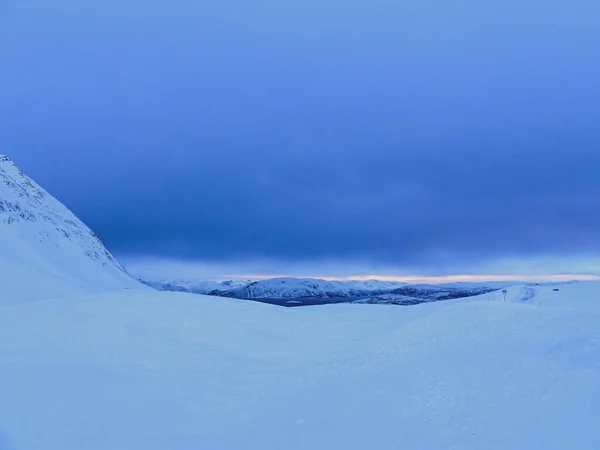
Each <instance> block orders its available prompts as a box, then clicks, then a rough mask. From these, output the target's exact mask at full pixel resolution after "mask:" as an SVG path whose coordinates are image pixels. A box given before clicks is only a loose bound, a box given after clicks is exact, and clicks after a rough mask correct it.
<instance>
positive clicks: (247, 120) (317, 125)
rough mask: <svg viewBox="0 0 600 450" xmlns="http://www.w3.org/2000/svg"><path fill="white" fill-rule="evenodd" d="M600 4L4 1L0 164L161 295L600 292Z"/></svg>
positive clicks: (574, 0) (0, 12)
mask: <svg viewBox="0 0 600 450" xmlns="http://www.w3.org/2000/svg"><path fill="white" fill-rule="evenodd" d="M598 80H600V3H599V2H598V1H597V0H569V1H566V0H562V1H558V0H545V1H541V0H531V1H527V2H523V1H522V0H518V1H517V0H502V1H498V0H490V1H486V2H481V1H475V0H452V1H448V0H444V1H442V0H404V1H402V2H399V1H396V0H393V1H392V0H360V1H359V0H344V1H341V0H328V1H327V2H323V1H315V0H302V1H300V0H287V1H285V2H282V1H276V0H255V1H253V2H248V1H245V0H244V1H242V0H222V1H219V2H206V1H191V0H185V1H184V0H173V1H170V2H162V1H161V2H158V1H147V0H146V1H143V2H142V1H140V0H104V1H102V2H81V1H79V0H54V1H53V2H47V1H43V0H0V153H5V154H7V155H8V156H10V157H11V158H12V159H13V160H15V161H16V162H17V163H18V164H19V165H20V167H21V168H22V169H23V170H25V171H26V172H27V173H28V174H29V175H30V176H32V177H33V178H34V179H36V180H37V181H38V182H39V183H40V184H42V185H43V186H44V187H45V188H46V189H47V190H49V191H50V192H51V193H52V194H53V195H55V196H56V197H57V198H59V199H60V200H61V201H63V202H64V203H65V204H67V205H68V206H69V207H70V208H71V209H72V210H73V211H74V212H75V213H76V214H77V215H78V216H79V217H80V218H81V219H82V220H84V221H85V222H86V223H87V224H88V225H89V226H90V227H91V228H93V229H94V230H95V231H96V232H97V234H98V235H99V236H100V237H101V238H102V240H103V241H104V243H105V244H106V245H107V247H108V248H109V249H110V250H111V251H112V252H113V253H115V254H116V255H117V256H118V257H119V258H120V259H121V260H122V261H123V262H124V263H125V264H126V265H127V267H129V268H130V270H131V271H132V272H133V273H135V274H140V276H142V275H143V276H147V277H158V276H165V277H174V276H183V274H184V273H185V274H186V275H185V276H190V277H192V276H197V277H212V278H216V277H231V276H236V277H237V276H240V277H246V276H250V275H252V276H269V275H282V276H283V275H285V276H321V277H329V278H332V277H337V278H344V277H371V276H374V277H395V278H398V277H407V276H410V277H448V276H460V275H462V276H495V277H498V276H500V277H516V276H526V277H527V276H528V277H547V276H550V275H552V276H564V275H567V276H569V275H571V274H577V275H582V276H583V275H585V276H595V275H596V274H599V273H600V176H598V175H599V173H600V128H599V126H598V124H599V123H600V82H598Z"/></svg>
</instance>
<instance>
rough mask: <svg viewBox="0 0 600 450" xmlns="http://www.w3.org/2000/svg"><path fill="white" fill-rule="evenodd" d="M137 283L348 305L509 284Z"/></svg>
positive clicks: (470, 292)
mask: <svg viewBox="0 0 600 450" xmlns="http://www.w3.org/2000/svg"><path fill="white" fill-rule="evenodd" d="M140 281H142V282H143V283H145V284H146V285H148V286H150V287H153V288H155V289H158V290H163V291H179V292H191V293H195V294H204V295H212V296H218V297H228V298H238V299H247V300H273V299H285V300H289V299H336V300H339V299H346V298H347V299H348V301H349V302H350V301H352V302H354V301H356V302H358V303H377V304H397V305H412V304H418V303H423V302H428V301H439V300H448V299H452V298H462V297H471V296H474V295H481V294H485V293H488V292H492V291H495V290H497V289H501V288H502V287H506V286H509V285H510V283H506V284H503V283H490V284H476V283H456V284H446V285H422V284H421V285H409V284H407V283H401V282H394V281H381V280H350V281H331V280H322V279H314V278H272V279H267V280H259V281H249V280H227V281H190V280H179V281H163V282H151V281H143V280H140Z"/></svg>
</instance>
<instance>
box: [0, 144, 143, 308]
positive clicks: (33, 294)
mask: <svg viewBox="0 0 600 450" xmlns="http://www.w3.org/2000/svg"><path fill="white" fill-rule="evenodd" d="M0 253H1V254H2V256H3V258H2V260H0V303H1V301H2V300H6V299H7V298H8V297H11V296H12V295H14V293H17V292H21V291H26V292H28V293H29V297H30V298H32V299H36V298H41V297H45V298H48V296H54V295H63V294H65V293H85V292H93V291H101V290H106V289H115V288H119V287H124V286H128V285H131V283H132V282H133V280H132V279H131V278H130V277H129V275H128V274H127V272H126V271H125V269H124V268H123V266H121V265H120V264H119V263H118V262H117V260H116V259H115V258H114V257H113V255H112V254H111V253H110V252H109V251H108V250H107V249H106V247H104V245H103V244H102V242H101V241H100V240H99V239H98V237H97V236H96V234H95V233H94V232H93V231H92V230H90V229H89V228H88V227H87V226H86V225H85V224H84V223H83V222H82V221H81V220H79V219H78V218H77V217H76V216H75V215H74V214H73V213H72V212H71V211H70V210H69V209H68V208H67V207H66V206H64V205H63V204H62V203H60V202H59V201H58V200H56V199H55V198H54V197H52V196H51V195H50V194H49V193H48V192H46V191H45V190H44V189H43V188H42V187H41V186H39V185H38V184H37V183H36V182H35V181H33V180H32V179H31V178H29V177H28V176H27V175H25V174H24V173H23V172H22V171H21V170H20V169H19V168H18V167H17V165H16V164H15V163H14V162H12V161H11V160H10V159H9V158H8V157H7V156H5V155H0ZM45 281H46V282H45ZM133 283H134V282H133ZM9 300H10V299H9Z"/></svg>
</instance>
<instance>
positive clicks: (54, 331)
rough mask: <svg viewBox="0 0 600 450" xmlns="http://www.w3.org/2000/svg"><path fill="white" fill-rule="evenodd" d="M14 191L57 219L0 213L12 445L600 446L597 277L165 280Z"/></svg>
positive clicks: (9, 449) (0, 411)
mask: <svg viewBox="0 0 600 450" xmlns="http://www.w3.org/2000/svg"><path fill="white" fill-rule="evenodd" d="M5 165H6V164H5V163H4V166H5ZM4 166H3V167H4ZM3 172H4V175H5V176H6V171H5V170H3ZM14 174H18V172H15V173H13V175H14ZM10 179H11V180H14V179H15V178H14V176H10ZM18 180H20V181H19V182H18V183H17V184H20V183H22V182H23V180H25V181H27V179H26V178H18ZM9 181H10V180H9ZM2 184H3V185H5V182H4V181H2ZM33 186H35V185H33ZM2 189H3V191H2V195H3V196H2V200H3V201H10V202H13V203H14V202H15V200H16V199H15V198H14V197H11V198H10V199H7V198H5V197H4V195H5V188H4V186H3V188H2ZM13 190H14V187H13V188H10V189H9V191H10V192H13ZM36 191H37V188H35V187H34V188H33V191H32V192H36ZM23 195H25V194H23ZM30 195H32V194H31V193H30ZM19 202H20V204H21V205H22V207H23V206H24V207H25V209H27V210H28V211H30V212H32V213H33V214H35V215H36V217H37V216H38V215H39V214H40V213H43V214H47V215H48V216H49V217H51V218H52V221H50V220H47V219H45V218H44V220H41V219H40V220H37V221H35V222H27V224H29V225H27V227H24V226H23V227H21V228H22V230H21V228H19V229H18V231H14V228H10V227H13V226H14V225H15V222H12V223H11V224H8V223H7V222H5V221H4V219H6V217H7V216H6V212H4V213H2V214H3V216H2V217H3V221H2V223H1V228H0V229H1V233H2V234H1V235H0V236H1V242H2V247H1V249H2V251H1V252H0V261H1V264H2V272H0V298H3V299H10V301H7V302H5V303H3V304H2V305H0V449H2V450H56V449H60V450H82V449H85V450H107V449H109V450H136V449H144V450H166V449H168V450H192V449H193V450H198V449H207V450H208V449H210V450H248V449H260V450H281V449H286V450H308V449H311V450H316V449H319V450H321V449H323V450H337V449H340V450H342V449H344V450H348V449H350V450H353V449H356V450H359V449H360V450H363V449H378V450H398V449H408V450H440V449H448V450H449V449H454V450H456V449H460V450H466V449H472V450H488V449H490V450H506V449H511V450H521V449H522V450H531V449H545V450H554V449H555V450H566V449H572V450H597V449H598V448H600V427H598V423H599V421H600V404H599V402H598V399H599V398H600V301H599V300H600V284H599V283H593V282H592V283H573V284H569V285H563V286H560V290H559V291H554V289H556V288H554V287H552V286H536V287H531V286H527V287H524V286H516V287H511V288H509V292H508V295H507V301H506V302H504V301H503V298H502V299H500V298H498V297H494V296H489V295H488V296H480V297H473V298H468V299H461V300H452V301H446V302H436V303H427V304H422V305H418V306H413V307H394V306H379V305H351V304H344V305H328V306H321V307H306V308H281V307H277V306H271V305H265V304H260V303H254V302H248V301H243V300H234V299H223V298H214V297H207V296H199V295H194V294H186V293H171V292H156V291H153V290H151V289H146V288H143V287H141V286H140V287H139V288H136V287H135V286H137V285H135V284H134V285H129V284H128V281H127V280H128V279H127V278H126V275H125V274H124V273H123V272H122V271H121V270H120V267H119V266H118V265H116V264H113V263H112V260H111V259H110V258H108V257H106V259H103V258H101V259H100V260H96V259H93V258H88V257H87V256H86V255H85V251H86V249H87V248H88V247H87V245H88V243H89V245H92V246H93V248H98V249H100V248H101V247H96V243H97V241H95V240H94V239H88V236H87V235H85V233H84V235H83V237H82V242H85V243H86V244H85V246H84V247H81V246H80V245H79V243H80V241H79V240H77V241H75V242H73V241H67V242H63V241H62V240H59V239H58V236H59V235H58V234H55V230H56V228H57V227H58V228H61V229H62V228H63V226H64V225H63V224H62V223H63V222H64V221H63V222H61V220H62V219H60V218H61V217H62V218H69V219H70V220H73V219H72V215H71V214H70V213H69V212H68V211H67V210H66V209H65V208H61V207H60V205H58V204H57V203H56V202H54V201H52V202H51V204H52V210H51V211H50V212H48V210H47V209H46V207H45V206H44V207H43V206H39V204H38V203H36V202H35V201H33V200H31V199H28V200H27V201H26V200H24V199H23V198H22V197H19ZM36 204H38V206H39V208H32V207H31V205H36ZM52 212H55V213H56V215H53V214H52ZM53 221H54V222H56V223H58V224H59V225H56V224H55V223H54V222H53ZM19 223H22V224H24V223H25V222H19ZM75 224H76V225H77V226H76V227H75V228H76V229H78V230H81V231H82V233H83V232H84V231H85V230H86V228H82V227H81V225H80V222H75ZM34 225H35V226H34ZM44 227H45V228H47V231H48V233H50V235H51V237H52V239H50V238H49V241H50V242H52V244H53V245H50V244H49V243H48V241H45V240H42V242H39V241H36V240H35V239H32V236H36V233H38V234H39V232H40V231H43V229H45V228H44ZM8 229H10V230H11V231H10V232H8V231H7V230H8ZM8 233H10V234H8ZM7 236H9V237H8V238H7ZM68 242H71V244H69V243H68ZM82 245H83V244H82ZM7 249H8V250H9V251H8V252H7ZM69 258H73V260H72V261H71V260H70V259H69ZM14 260H18V261H17V262H18V264H15V261H14ZM88 261H89V264H88ZM84 263H85V264H84ZM61 264H64V267H63V266H61ZM80 264H81V265H82V266H84V268H82V269H81V271H78V270H75V268H74V266H77V265H80ZM55 265H56V266H55ZM67 269H68V270H67ZM47 271H50V274H48V273H47ZM119 274H123V278H121V276H120V275H119ZM79 276H81V277H82V279H83V280H84V281H80V280H79V278H77V277H79ZM38 278H39V279H41V280H44V283H45V286H46V287H47V288H48V292H49V294H46V292H44V291H43V290H41V291H39V292H38V291H36V290H35V289H30V288H29V286H28V285H31V284H34V283H35V280H36V279H38ZM115 280H117V282H115ZM121 280H123V281H122V282H123V286H122V287H121V288H119V283H121ZM53 283H54V284H53ZM69 283H72V284H69ZM101 283H106V286H105V291H104V292H99V291H98V289H99V288H100V287H101V286H100V285H101ZM88 285H91V286H93V289H92V290H93V291H97V292H93V293H86V294H84V293H81V292H80V291H84V290H85V289H84V288H82V286H84V287H85V286H88ZM19 286H22V288H21V289H19ZM126 287H127V288H128V287H134V288H133V289H125V288H126Z"/></svg>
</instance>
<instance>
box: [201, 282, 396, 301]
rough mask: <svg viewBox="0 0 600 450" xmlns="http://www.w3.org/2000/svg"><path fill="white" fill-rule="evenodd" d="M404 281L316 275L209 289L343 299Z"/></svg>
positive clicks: (258, 296) (239, 295)
mask: <svg viewBox="0 0 600 450" xmlns="http://www.w3.org/2000/svg"><path fill="white" fill-rule="evenodd" d="M404 285H405V283H398V282H394V281H380V280H367V281H359V280H352V281H328V280H320V279H314V278H272V279H269V280H261V281H254V282H252V283H250V284H248V285H246V286H243V287H240V288H237V289H228V290H224V291H220V290H216V291H213V292H210V294H212V295H220V296H223V297H232V298H245V299H266V298H309V297H310V298H341V297H361V296H367V295H376V294H379V293H384V292H390V291H391V290H393V289H396V288H398V287H400V286H404Z"/></svg>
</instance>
